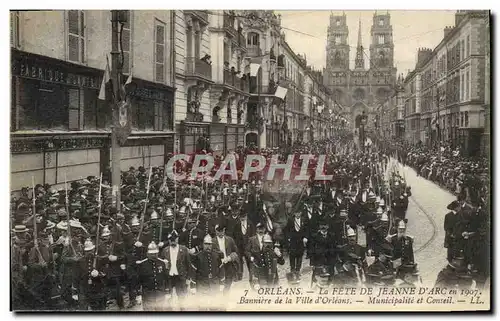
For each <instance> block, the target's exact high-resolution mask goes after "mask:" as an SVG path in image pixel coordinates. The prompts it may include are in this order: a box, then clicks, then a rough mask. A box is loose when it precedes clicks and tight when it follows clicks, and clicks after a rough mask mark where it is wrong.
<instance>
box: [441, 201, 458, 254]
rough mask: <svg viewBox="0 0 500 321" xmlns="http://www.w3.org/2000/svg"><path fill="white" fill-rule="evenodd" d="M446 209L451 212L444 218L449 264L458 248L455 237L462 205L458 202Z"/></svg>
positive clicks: (445, 244)
mask: <svg viewBox="0 0 500 321" xmlns="http://www.w3.org/2000/svg"><path fill="white" fill-rule="evenodd" d="M446 208H447V209H449V210H450V212H448V214H446V215H445V216H444V232H445V235H444V247H445V248H446V249H447V255H446V259H447V260H448V262H451V260H452V259H453V257H454V248H455V246H456V239H457V236H456V235H455V230H456V226H457V222H458V219H459V217H458V215H457V212H458V210H459V209H460V204H459V203H458V202H457V201H453V202H451V203H450V204H448V206H447V207H446Z"/></svg>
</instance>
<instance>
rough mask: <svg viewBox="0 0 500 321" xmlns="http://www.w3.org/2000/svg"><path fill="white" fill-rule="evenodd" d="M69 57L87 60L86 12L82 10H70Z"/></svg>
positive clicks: (70, 58) (82, 60)
mask: <svg viewBox="0 0 500 321" xmlns="http://www.w3.org/2000/svg"><path fill="white" fill-rule="evenodd" d="M68 59H69V61H73V62H79V63H84V62H85V14H84V12H83V11H82V10H69V11H68Z"/></svg>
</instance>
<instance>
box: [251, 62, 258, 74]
mask: <svg viewBox="0 0 500 321" xmlns="http://www.w3.org/2000/svg"><path fill="white" fill-rule="evenodd" d="M259 69H260V65H259V64H254V63H251V64H250V76H252V77H256V76H257V73H258V72H259Z"/></svg>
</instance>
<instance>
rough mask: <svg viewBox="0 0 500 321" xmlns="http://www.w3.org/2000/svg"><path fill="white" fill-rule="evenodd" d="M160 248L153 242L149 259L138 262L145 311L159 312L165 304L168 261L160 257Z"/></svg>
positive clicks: (150, 246)
mask: <svg viewBox="0 0 500 321" xmlns="http://www.w3.org/2000/svg"><path fill="white" fill-rule="evenodd" d="M159 252H160V251H159V249H158V246H157V245H156V243H155V242H151V243H150V244H149V246H148V250H147V258H145V259H144V260H138V261H136V264H137V268H138V272H139V284H140V285H141V286H142V303H143V308H144V311H159V310H161V308H162V305H163V304H164V302H165V294H166V291H167V279H168V269H167V265H166V264H167V263H168V262H167V261H166V260H162V259H160V258H159V257H158V254H159Z"/></svg>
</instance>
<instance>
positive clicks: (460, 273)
mask: <svg viewBox="0 0 500 321" xmlns="http://www.w3.org/2000/svg"><path fill="white" fill-rule="evenodd" d="M472 279H473V276H472V274H471V271H470V270H469V269H468V267H467V263H466V262H465V257H464V255H463V251H459V252H457V253H455V255H454V256H453V258H452V260H451V262H449V263H448V265H447V266H446V267H445V268H444V269H442V270H441V271H440V272H439V273H438V275H437V278H436V283H435V285H434V287H436V288H441V287H448V288H450V287H452V288H453V287H456V286H459V287H464V288H470V287H471V286H472Z"/></svg>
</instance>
